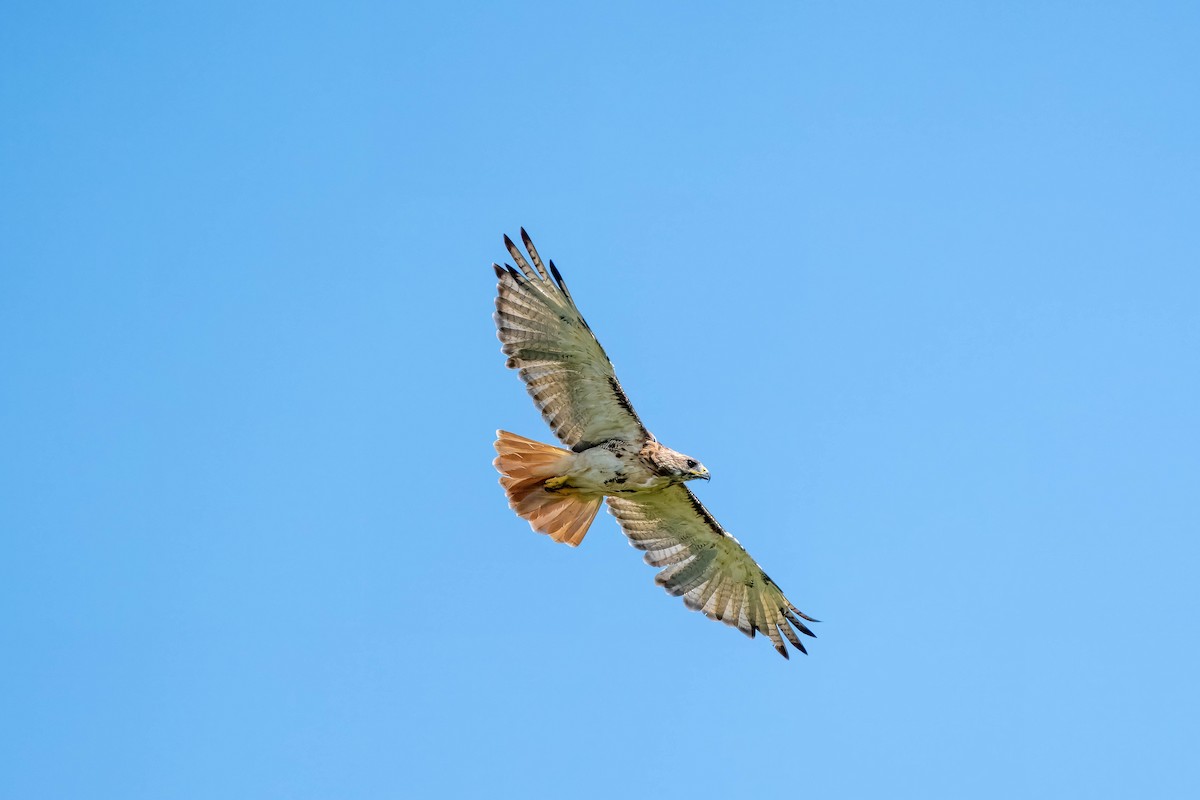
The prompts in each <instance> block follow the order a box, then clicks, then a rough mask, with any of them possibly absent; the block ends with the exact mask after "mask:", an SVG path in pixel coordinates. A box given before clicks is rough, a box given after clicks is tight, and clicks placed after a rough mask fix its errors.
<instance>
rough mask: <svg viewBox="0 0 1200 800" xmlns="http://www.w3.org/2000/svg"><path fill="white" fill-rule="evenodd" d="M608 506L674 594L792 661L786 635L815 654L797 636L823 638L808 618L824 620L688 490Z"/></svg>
mask: <svg viewBox="0 0 1200 800" xmlns="http://www.w3.org/2000/svg"><path fill="white" fill-rule="evenodd" d="M608 506H609V510H610V512H611V513H612V515H613V516H614V517H616V518H617V522H619V523H620V525H621V530H623V531H624V532H625V535H626V536H628V537H629V543H630V544H631V545H633V546H634V547H636V548H638V549H639V550H645V551H646V556H645V558H646V563H647V564H650V565H652V566H655V567H664V568H665V569H663V570H662V571H661V572H659V573H658V575H656V576H655V578H654V580H655V582H656V583H657V584H658V585H660V586H662V587H663V588H664V589H666V590H667V592H668V593H669V594H672V595H674V596H676V597H680V596H682V597H683V602H684V604H685V605H687V607H688V608H690V609H692V610H694V611H701V612H703V613H704V615H705V616H707V617H708V618H709V619H716V620H720V621H721V622H724V623H725V624H726V625H732V626H733V627H735V628H737V629H738V630H740V631H741V632H742V633H744V634H746V635H747V636H749V637H751V638H753V637H754V634H755V632H758V633H764V634H766V635H767V636H769V637H770V638H771V642H772V644H774V645H775V649H776V650H778V651H779V653H780V655H782V656H783V657H784V658H787V657H788V650H787V647H786V646H785V645H784V643H783V639H784V637H787V640H788V641H789V642H791V643H792V645H793V646H794V647H795V648H796V649H797V650H799V651H800V652H802V653H807V652H808V651H807V650H805V649H804V645H803V643H802V642H801V641H800V637H799V636H797V635H796V631H799V632H800V633H803V634H806V635H808V636H815V634H814V633H813V632H812V631H811V630H809V629H808V627H807V626H806V625H805V624H804V623H803V622H802V621H801V620H808V621H809V622H815V621H816V620H814V619H813V618H812V617H809V616H807V615H805V614H804V613H802V612H801V611H800V609H798V608H796V607H795V606H794V605H792V604H791V602H789V601H788V599H787V598H786V597H785V596H784V594H783V592H782V591H781V590H780V588H779V587H778V586H777V585H776V584H775V582H774V581H773V580H771V579H770V578H768V577H767V573H765V572H763V570H762V567H760V566H759V565H758V563H757V562H756V561H755V560H754V559H753V558H751V557H750V554H749V553H747V552H746V548H744V547H742V545H741V543H740V542H738V540H737V539H735V538H733V537H732V536H731V535H729V533H727V532H726V531H725V529H724V528H722V527H721V525H720V524H719V523H718V522H717V521H716V520H715V519H714V518H713V516H712V514H710V513H709V512H708V509H706V508H705V507H704V506H703V505H702V504H701V503H700V501H699V500H698V499H697V498H696V496H695V495H694V494H692V492H691V490H689V489H688V488H687V487H686V486H672V487H670V488H668V489H664V490H663V491H661V492H653V493H646V494H639V495H632V496H627V497H610V498H608ZM781 633H782V636H781V635H780V634H781Z"/></svg>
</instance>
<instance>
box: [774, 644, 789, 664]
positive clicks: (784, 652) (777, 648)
mask: <svg viewBox="0 0 1200 800" xmlns="http://www.w3.org/2000/svg"><path fill="white" fill-rule="evenodd" d="M775 652H776V653H779V655H781V656H783V657H784V658H786V659H787V660H788V661H791V660H792V657H791V656H789V655H788V651H787V648H786V647H784V646H783V645H781V644H777V645H775Z"/></svg>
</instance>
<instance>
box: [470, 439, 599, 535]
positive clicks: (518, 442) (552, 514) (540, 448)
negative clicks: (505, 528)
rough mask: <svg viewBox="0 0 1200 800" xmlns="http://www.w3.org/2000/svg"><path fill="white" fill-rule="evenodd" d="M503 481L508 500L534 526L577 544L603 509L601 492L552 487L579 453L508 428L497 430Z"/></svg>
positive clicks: (500, 470) (497, 465) (497, 463)
mask: <svg viewBox="0 0 1200 800" xmlns="http://www.w3.org/2000/svg"><path fill="white" fill-rule="evenodd" d="M496 452H497V453H498V454H499V455H497V456H496V460H495V461H493V462H492V464H494V465H495V467H496V469H497V470H498V471H499V472H500V485H501V486H503V487H504V491H505V493H506V494H507V495H508V504H509V506H511V507H512V510H513V511H516V512H517V514H518V515H520V516H521V517H522V518H523V519H525V520H526V521H527V522H528V523H529V526H530V527H531V528H533V529H534V530H535V531H537V532H538V533H545V534H547V535H548V536H549V537H550V538H551V539H553V540H554V541H556V542H565V543H566V544H569V545H570V546H571V547H576V546H577V545H578V544H579V543H580V542H582V541H583V537H584V535H585V534H587V532H588V528H589V527H591V524H592V520H594V519H595V518H596V512H597V511H599V510H600V503H601V501H602V500H603V499H604V498H603V497H601V496H595V495H583V494H578V493H573V492H571V491H570V490H569V489H567V490H563V491H558V492H554V491H550V490H548V489H546V481H548V480H549V479H551V478H555V477H558V476H560V475H563V474H564V473H566V472H567V471H568V470H569V469H570V467H571V461H572V459H573V458H574V457H575V454H574V453H572V452H571V451H570V450H564V449H562V448H561V447H555V446H554V445H549V444H542V443H541V442H537V441H534V440H533V439H526V438H525V437H524V436H517V435H516V434H515V433H509V432H508V431H496Z"/></svg>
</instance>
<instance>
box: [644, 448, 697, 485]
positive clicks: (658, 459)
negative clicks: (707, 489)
mask: <svg viewBox="0 0 1200 800" xmlns="http://www.w3.org/2000/svg"><path fill="white" fill-rule="evenodd" d="M647 450H648V451H649V452H643V455H644V456H645V457H646V460H647V461H649V462H650V463H651V464H652V465H653V466H654V469H655V470H656V471H657V472H658V474H659V475H662V476H664V477H669V478H674V479H675V480H677V481H679V482H680V483H683V482H684V481H691V480H695V479H696V478H703V479H704V480H708V479H709V478H710V477H711V476H710V475H709V474H708V469H707V468H706V467H705V466H704V465H703V464H701V463H700V462H699V461H697V460H696V459H694V458H692V457H691V456H685V455H684V454H683V453H677V452H675V451H674V450H672V449H670V448H669V447H663V446H662V445H661V444H659V443H658V442H654V443H653V447H647Z"/></svg>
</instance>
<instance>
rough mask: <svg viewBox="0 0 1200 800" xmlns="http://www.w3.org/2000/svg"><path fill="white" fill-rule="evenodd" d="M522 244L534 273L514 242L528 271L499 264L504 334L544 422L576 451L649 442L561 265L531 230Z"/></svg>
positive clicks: (516, 256) (499, 318)
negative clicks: (538, 245) (547, 256)
mask: <svg viewBox="0 0 1200 800" xmlns="http://www.w3.org/2000/svg"><path fill="white" fill-rule="evenodd" d="M521 239H522V241H524V243H525V247H526V249H527V250H528V251H529V257H530V260H531V261H532V262H533V266H530V264H529V262H528V261H526V260H525V257H524V256H523V255H522V254H521V251H520V249H519V248H517V246H516V245H515V244H513V241H512V240H511V239H509V238H508V237H507V236H505V237H504V243H505V245H507V247H508V251H509V253H511V254H512V257H513V260H515V261H516V262H517V267H519V268H520V269H519V270H518V269H517V268H515V267H512V266H509V265H507V264H506V265H505V266H504V267H501V266H499V265H498V264H493V265H492V266H493V267H495V269H496V276H497V277H498V278H499V279H500V283H499V286H498V289H499V296H498V297H497V298H496V314H495V318H496V327H497V329H498V336H499V338H500V341H501V342H502V343H503V344H504V347H503V348H502V350H503V352H504V354H505V355H506V356H508V366H509V367H512V368H514V369H517V370H519V371H520V374H521V380H523V381H525V386H526V388H527V389H528V390H529V394H530V395H531V396H532V397H533V402H534V403H535V404H536V405H537V407H538V410H539V411H541V412H542V417H544V418H545V420H546V422H547V423H548V424H549V425H550V427H551V429H553V431H554V433H555V435H556V436H558V438H559V439H560V440H561V441H562V442H563V443H564V444H565V445H567V446H568V447H570V448H572V449H574V450H576V451H580V450H584V449H587V448H588V447H590V446H592V445H595V444H598V443H600V442H604V441H607V440H609V439H624V440H627V441H641V440H644V439H645V438H646V437H647V433H646V429H645V428H644V427H643V426H642V422H641V420H639V419H638V416H637V413H636V412H634V410H633V406H632V405H631V404H630V403H629V398H627V397H626V396H625V392H624V391H623V390H622V389H621V384H620V382H619V381H618V380H617V375H616V372H615V371H614V370H613V365H612V362H610V361H609V360H608V356H607V355H605V353H604V348H602V347H601V346H600V342H598V341H597V340H596V337H595V335H593V334H592V331H591V329H590V328H589V327H588V324H587V323H586V322H584V320H583V315H581V314H580V313H579V309H578V308H576V307H575V301H574V300H572V299H571V293H570V292H569V291H568V290H567V285H566V284H565V283H564V282H563V279H562V276H561V275H559V274H558V270H557V269H555V267H554V262H553V261H551V262H550V269H549V272H547V270H546V267H545V266H544V265H543V264H542V260H541V258H540V257H539V256H538V252H537V250H536V249H534V247H533V242H531V241H530V240H529V235H528V234H526V233H525V230H524V229H523V228H522V229H521Z"/></svg>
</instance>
